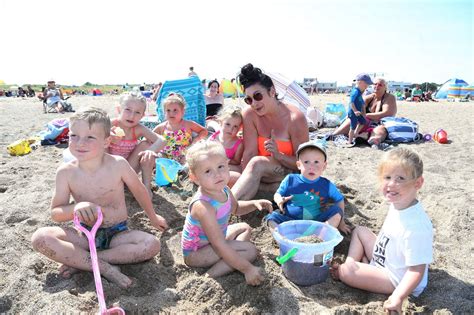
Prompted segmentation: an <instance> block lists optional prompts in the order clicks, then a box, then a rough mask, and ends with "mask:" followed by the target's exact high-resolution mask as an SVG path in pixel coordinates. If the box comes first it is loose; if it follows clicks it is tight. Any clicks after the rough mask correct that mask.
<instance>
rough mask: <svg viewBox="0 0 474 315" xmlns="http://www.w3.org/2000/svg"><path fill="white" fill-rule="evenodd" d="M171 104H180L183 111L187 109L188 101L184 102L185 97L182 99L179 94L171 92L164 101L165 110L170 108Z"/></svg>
mask: <svg viewBox="0 0 474 315" xmlns="http://www.w3.org/2000/svg"><path fill="white" fill-rule="evenodd" d="M169 104H178V105H179V106H180V107H181V109H182V110H183V111H184V110H185V109H186V101H185V100H184V97H182V96H181V95H180V94H178V93H173V92H171V93H170V94H169V95H168V96H167V97H166V98H165V99H164V100H163V110H166V106H168V105H169Z"/></svg>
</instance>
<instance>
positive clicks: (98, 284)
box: [74, 207, 125, 315]
mask: <svg viewBox="0 0 474 315" xmlns="http://www.w3.org/2000/svg"><path fill="white" fill-rule="evenodd" d="M102 219H103V215H102V209H101V208H100V207H97V221H96V222H95V224H94V226H93V227H92V229H91V231H88V230H87V229H86V228H85V227H83V226H82V225H81V223H80V222H79V218H78V217H77V215H76V212H74V225H75V226H76V227H77V228H78V229H79V230H80V231H81V232H82V233H84V234H85V235H86V237H87V240H88V241H89V250H90V253H91V261H92V271H93V273H94V281H95V289H96V292H97V299H98V300H99V310H100V314H101V315H102V314H118V315H125V311H124V310H123V309H122V308H120V307H112V308H109V309H107V306H106V305H105V298H104V289H103V288H102V279H101V278H100V270H99V261H98V259H97V249H96V248H95V234H96V232H97V230H98V229H99V227H100V225H101V224H102Z"/></svg>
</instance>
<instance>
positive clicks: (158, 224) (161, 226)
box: [151, 214, 168, 231]
mask: <svg viewBox="0 0 474 315" xmlns="http://www.w3.org/2000/svg"><path fill="white" fill-rule="evenodd" d="M151 224H152V225H153V226H154V227H155V228H157V229H158V230H160V231H164V230H166V229H167V228H168V223H166V220H165V218H163V217H162V216H161V215H158V214H157V215H156V217H155V219H154V220H151Z"/></svg>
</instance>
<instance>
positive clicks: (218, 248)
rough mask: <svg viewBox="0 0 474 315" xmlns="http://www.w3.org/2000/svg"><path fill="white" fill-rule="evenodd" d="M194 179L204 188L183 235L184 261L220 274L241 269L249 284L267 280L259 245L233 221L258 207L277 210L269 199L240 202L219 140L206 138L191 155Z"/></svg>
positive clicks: (244, 227) (212, 274)
mask: <svg viewBox="0 0 474 315" xmlns="http://www.w3.org/2000/svg"><path fill="white" fill-rule="evenodd" d="M186 160H187V163H188V165H189V178H190V179H191V180H192V181H193V182H194V183H195V184H197V185H198V186H199V188H198V191H197V193H196V195H195V196H194V197H193V199H192V201H191V204H190V205H189V209H188V213H187V215H186V220H185V223H184V228H183V233H182V249H183V255H184V262H185V263H186V265H188V266H190V267H200V268H209V269H208V270H207V275H208V276H209V277H212V278H217V277H220V276H223V275H225V274H228V273H230V272H232V271H233V270H238V271H240V272H241V273H243V274H244V276H245V281H246V282H247V284H249V285H259V284H260V283H261V282H262V281H263V276H262V274H261V272H260V268H258V267H256V266H254V265H252V262H253V261H254V260H255V259H256V258H257V249H256V247H255V245H254V244H252V243H251V242H250V234H251V228H250V226H249V225H248V224H247V223H236V224H231V225H229V224H228V223H229V219H230V216H231V215H232V214H235V215H243V214H246V213H249V212H252V211H254V210H256V209H258V210H263V209H266V210H268V211H271V208H272V207H271V202H270V201H268V200H263V199H262V200H247V201H238V202H237V200H236V199H235V197H234V195H233V194H232V192H231V190H230V189H229V187H227V183H228V182H229V178H230V175H229V165H228V164H229V160H228V158H227V156H226V153H225V150H224V147H223V146H222V144H220V143H219V142H217V141H205V140H204V141H200V142H198V143H196V144H194V145H192V146H191V147H190V148H189V149H188V152H187V154H186Z"/></svg>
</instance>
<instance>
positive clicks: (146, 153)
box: [138, 150, 158, 162]
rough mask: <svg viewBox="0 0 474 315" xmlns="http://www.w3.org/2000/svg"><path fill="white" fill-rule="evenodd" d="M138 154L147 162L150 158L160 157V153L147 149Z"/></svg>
mask: <svg viewBox="0 0 474 315" xmlns="http://www.w3.org/2000/svg"><path fill="white" fill-rule="evenodd" d="M138 156H139V157H140V162H146V161H150V160H152V161H155V159H156V158H157V157H158V154H156V152H153V151H151V150H145V151H142V152H140V153H138Z"/></svg>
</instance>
